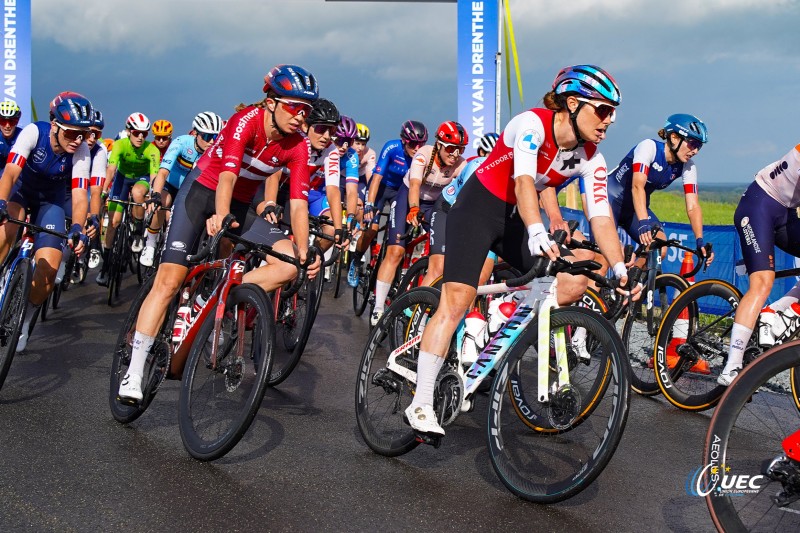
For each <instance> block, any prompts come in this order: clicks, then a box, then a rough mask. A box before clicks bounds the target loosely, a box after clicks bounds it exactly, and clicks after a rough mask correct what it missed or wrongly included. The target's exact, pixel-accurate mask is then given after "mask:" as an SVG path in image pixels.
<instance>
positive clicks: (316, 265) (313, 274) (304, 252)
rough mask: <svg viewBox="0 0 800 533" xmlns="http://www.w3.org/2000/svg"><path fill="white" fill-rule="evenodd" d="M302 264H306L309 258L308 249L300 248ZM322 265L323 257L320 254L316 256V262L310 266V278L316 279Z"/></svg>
mask: <svg viewBox="0 0 800 533" xmlns="http://www.w3.org/2000/svg"><path fill="white" fill-rule="evenodd" d="M299 256H300V257H299V259H300V264H302V265H304V264H306V259H308V250H299ZM321 266H322V258H321V257H320V256H319V255H316V256H315V257H314V262H313V263H311V264H310V265H309V266H308V279H314V278H316V277H317V274H319V269H320V267H321Z"/></svg>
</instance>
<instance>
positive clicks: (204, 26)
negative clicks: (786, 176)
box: [32, 0, 800, 192]
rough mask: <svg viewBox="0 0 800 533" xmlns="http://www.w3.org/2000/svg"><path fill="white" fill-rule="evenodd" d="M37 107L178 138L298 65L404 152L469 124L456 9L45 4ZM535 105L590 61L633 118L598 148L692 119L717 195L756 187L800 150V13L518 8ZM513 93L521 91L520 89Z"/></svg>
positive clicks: (776, 9)
mask: <svg viewBox="0 0 800 533" xmlns="http://www.w3.org/2000/svg"><path fill="white" fill-rule="evenodd" d="M32 1H33V4H32V13H33V21H32V29H33V49H32V63H33V98H34V101H35V102H36V107H37V109H38V110H39V112H40V114H42V115H44V114H46V109H47V104H48V102H49V101H50V100H51V99H52V98H53V96H55V95H56V94H57V93H58V92H60V91H63V90H74V91H78V92H81V93H83V94H84V95H86V96H87V97H88V98H89V99H90V100H91V101H92V102H93V104H94V105H95V107H97V108H98V109H100V110H101V111H102V112H103V113H104V115H105V117H106V133H107V134H108V133H111V132H114V131H116V130H118V129H122V128H123V127H124V121H125V118H126V117H127V115H128V114H130V113H132V112H134V111H139V112H143V113H145V114H146V115H147V116H148V117H149V118H150V120H151V122H152V121H155V120H157V119H161V118H165V119H168V120H171V121H172V122H173V123H174V124H175V126H176V131H177V132H178V133H185V132H188V130H189V129H190V127H191V120H192V118H193V117H194V115H195V114H196V113H198V112H200V111H205V110H210V111H214V112H216V113H219V114H220V115H222V116H223V117H224V118H228V116H230V115H231V114H232V113H233V107H234V106H235V105H236V104H238V103H240V102H245V103H250V102H255V101H258V100H260V99H261V98H262V97H263V93H262V92H261V88H262V86H263V77H264V75H265V74H266V73H267V71H268V70H269V69H270V68H271V67H272V66H273V65H275V64H279V63H295V64H298V65H301V66H303V67H305V68H307V69H308V70H309V71H311V72H312V73H313V74H314V75H315V76H316V77H317V79H318V81H319V84H320V89H321V94H322V96H324V97H326V98H329V99H331V100H333V101H334V102H335V103H336V105H337V106H338V107H339V109H340V111H342V112H343V113H345V114H347V115H350V116H353V117H354V118H355V119H356V120H357V121H359V122H363V123H365V124H367V125H368V126H369V127H370V128H371V130H372V141H371V142H370V146H372V147H373V148H375V149H376V150H379V149H380V146H381V145H382V143H383V142H385V141H387V140H390V139H392V138H396V137H397V135H398V133H399V126H400V124H401V123H402V122H403V121H404V120H407V119H417V120H422V121H423V122H425V124H426V125H427V126H428V129H429V130H435V128H436V127H437V126H438V124H440V123H441V122H443V121H445V120H455V119H456V118H457V91H456V75H457V73H456V66H457V61H456V54H457V51H456V5H455V4H450V3H430V4H421V3H403V2H380V3H378V2H325V1H324V0H282V1H281V0H258V1H254V0H250V1H240V0H220V1H210V0H157V1H156V0H137V1H136V2H116V1H109V0H102V1H101V0H81V1H80V2H74V3H72V4H70V7H69V9H68V10H65V8H64V3H63V0H32ZM509 1H510V3H509V6H510V8H511V13H512V16H513V24H514V30H515V34H516V41H517V50H518V53H519V61H520V70H521V77H522V83H523V93H524V95H525V99H524V107H523V105H522V104H521V103H520V100H519V96H518V94H517V92H516V89H515V88H514V90H513V93H512V94H513V105H512V108H511V109H508V104H507V100H506V97H505V96H504V97H503V112H502V119H501V124H505V123H506V122H507V121H508V120H509V118H510V117H511V116H513V115H515V114H517V113H519V112H520V111H522V110H523V109H528V108H531V107H537V106H539V105H541V97H542V95H543V94H544V93H546V92H547V91H548V90H549V88H550V84H551V83H552V80H553V77H554V76H555V74H556V73H557V72H558V70H559V69H560V68H562V67H564V66H566V65H571V64H577V63H591V64H596V65H599V66H601V67H603V68H605V69H606V70H608V71H609V72H610V73H611V74H612V75H613V76H614V77H615V78H616V80H617V82H618V84H619V86H620V88H621V93H622V104H621V106H620V108H619V111H618V113H617V121H616V123H615V124H614V125H613V126H612V128H611V129H610V130H609V133H608V137H607V139H606V140H605V141H603V143H602V144H601V146H600V149H601V151H602V152H603V154H604V155H605V157H606V160H607V161H608V164H609V167H614V166H616V164H617V163H618V162H619V161H620V160H621V159H622V158H623V157H624V156H625V155H626V154H627V152H628V151H629V150H630V149H631V148H632V147H633V146H635V145H636V144H637V143H638V142H639V141H641V140H642V139H645V138H655V136H656V132H657V131H658V129H660V128H661V127H662V126H663V124H664V120H665V119H666V117H667V116H668V115H670V114H672V113H692V114H695V115H697V116H699V117H700V118H701V119H703V120H704V121H705V122H706V125H707V126H708V129H709V143H708V144H707V145H706V146H705V147H704V148H703V150H702V151H701V152H700V153H699V154H698V155H697V156H695V158H694V159H695V163H696V164H697V167H698V176H699V182H700V190H701V192H702V184H703V183H710V184H715V185H718V184H741V183H745V182H748V181H751V180H752V178H753V175H754V174H755V173H756V172H757V171H758V170H760V169H761V168H763V167H765V166H767V165H768V164H769V163H771V162H773V161H775V160H777V159H778V158H780V157H781V156H783V155H784V154H786V153H787V152H788V151H789V150H790V149H791V148H792V147H793V146H795V145H796V144H798V143H799V142H800V131H798V130H800V105H798V97H797V93H798V89H800V54H798V49H799V48H800V46H798V45H800V33H798V29H797V28H798V22H800V0H671V1H668V2H663V1H656V0H646V1H643V0H572V1H570V2H565V1H564V0H556V1H550V0H546V1H545V0H509ZM514 85H515V84H514Z"/></svg>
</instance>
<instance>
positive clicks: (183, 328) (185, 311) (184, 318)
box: [172, 305, 192, 344]
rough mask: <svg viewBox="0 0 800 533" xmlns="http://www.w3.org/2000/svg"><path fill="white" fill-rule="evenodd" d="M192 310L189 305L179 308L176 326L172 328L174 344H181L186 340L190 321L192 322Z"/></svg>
mask: <svg viewBox="0 0 800 533" xmlns="http://www.w3.org/2000/svg"><path fill="white" fill-rule="evenodd" d="M191 312H192V308H191V307H189V306H188V305H182V306H180V307H179V308H178V312H177V313H176V316H175V325H174V326H172V342H174V343H175V344H179V343H181V342H183V339H184V338H186V332H187V330H188V329H189V321H190V320H191V318H192V317H191V314H190V313H191Z"/></svg>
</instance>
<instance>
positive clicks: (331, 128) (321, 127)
mask: <svg viewBox="0 0 800 533" xmlns="http://www.w3.org/2000/svg"><path fill="white" fill-rule="evenodd" d="M311 129H312V130H314V133H316V134H317V135H325V132H328V133H330V135H331V137H333V134H334V132H335V131H336V125H328V126H326V125H325V124H314V125H313V126H311Z"/></svg>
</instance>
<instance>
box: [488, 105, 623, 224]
mask: <svg viewBox="0 0 800 533" xmlns="http://www.w3.org/2000/svg"><path fill="white" fill-rule="evenodd" d="M554 115H555V112H553V111H550V110H549V109H531V110H528V111H524V112H522V113H520V114H519V115H517V116H516V117H514V118H512V119H511V121H510V122H509V123H508V125H507V126H506V127H505V129H504V130H503V132H502V133H501V134H500V138H499V139H498V140H497V144H496V145H495V147H494V149H493V150H492V152H491V153H490V154H489V156H488V157H487V158H486V161H484V162H483V164H482V165H481V166H480V167H478V170H476V171H475V172H476V177H477V178H478V180H480V182H481V183H482V184H483V185H484V187H486V188H487V189H489V191H491V192H492V194H494V195H495V196H497V197H498V198H500V199H501V200H503V201H505V202H507V203H509V204H514V205H516V203H517V198H516V195H515V194H514V180H515V179H516V178H517V176H522V175H528V176H533V179H534V184H535V185H536V190H537V191H543V190H545V189H546V188H547V187H558V186H559V185H561V184H562V183H564V182H566V181H567V180H568V179H569V178H572V177H575V176H580V177H582V178H583V182H584V185H585V189H586V198H587V205H586V210H587V212H588V214H589V218H592V217H593V216H597V215H600V216H609V212H610V211H609V204H608V187H607V182H608V177H607V166H606V160H605V158H604V157H603V155H602V154H601V153H600V152H599V151H598V150H597V145H596V144H594V143H588V142H587V143H585V144H584V145H583V146H579V147H577V148H575V149H574V150H560V149H559V148H558V146H557V145H556V142H555V137H554V134H553V120H554Z"/></svg>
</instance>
